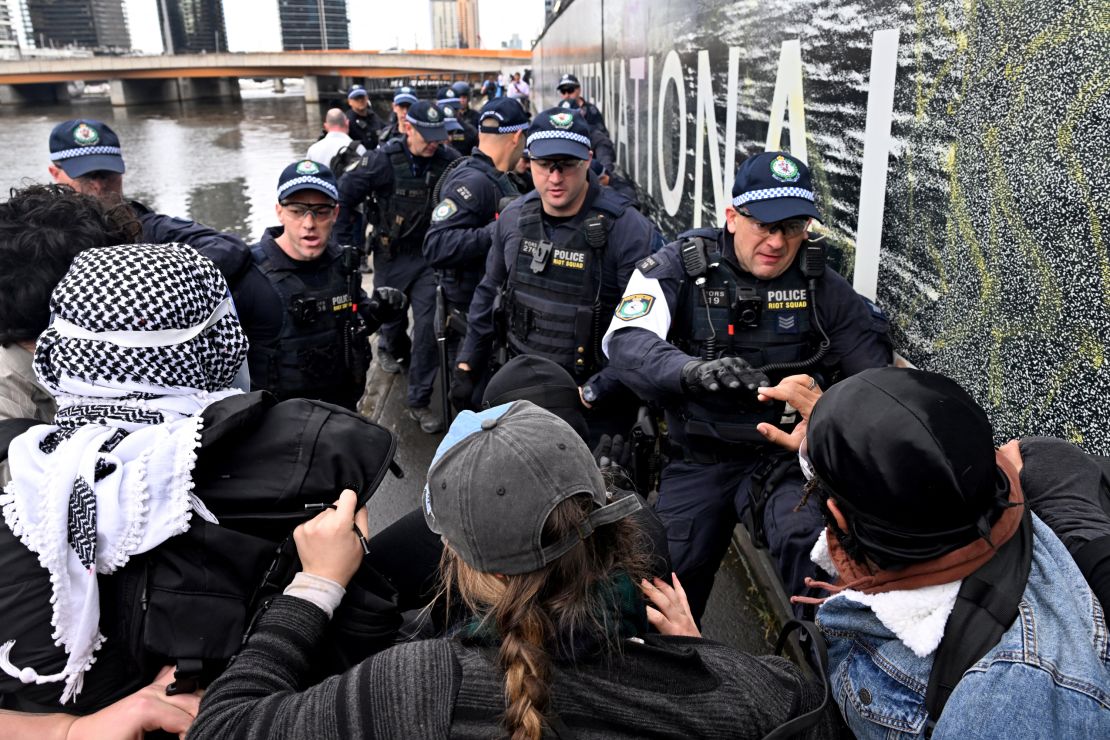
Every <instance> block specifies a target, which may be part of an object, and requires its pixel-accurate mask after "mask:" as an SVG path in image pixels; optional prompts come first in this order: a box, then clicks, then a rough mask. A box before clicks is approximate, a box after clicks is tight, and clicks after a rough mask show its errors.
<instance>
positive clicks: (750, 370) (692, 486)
mask: <svg viewBox="0 0 1110 740" xmlns="http://www.w3.org/2000/svg"><path fill="white" fill-rule="evenodd" d="M732 193H733V201H732V206H731V207H729V208H727V209H726V212H725V216H726V222H727V226H726V227H725V228H724V229H698V230H694V231H690V232H686V233H685V234H682V235H680V237H679V239H678V241H675V242H673V243H671V244H669V245H667V247H665V248H664V249H663V250H661V251H660V252H659V253H657V254H654V255H652V256H651V257H649V258H647V259H645V260H643V261H642V262H640V264H639V265H638V266H637V268H636V271H635V272H634V273H633V275H632V279H631V280H630V281H629V283H628V287H627V288H626V290H625V295H624V297H623V298H622V299H621V301H620V303H619V305H618V306H617V309H616V312H615V314H614V318H613V320H612V323H611V324H610V326H609V329H608V331H607V332H606V335H605V339H604V342H603V348H604V350H605V352H606V354H607V356H608V358H609V368H610V370H611V371H614V372H615V373H616V374H617V377H618V378H619V379H620V380H621V381H622V382H623V383H625V384H626V385H627V386H628V387H629V388H631V389H632V390H633V391H635V392H636V393H637V394H638V395H639V396H641V397H643V398H646V399H650V400H653V401H657V402H659V403H660V404H662V405H663V407H664V408H665V410H666V420H667V430H668V435H669V441H670V447H671V450H670V455H669V457H670V461H669V463H668V464H667V466H666V468H665V469H664V470H663V474H662V482H661V484H660V496H659V501H658V503H657V505H656V511H657V512H658V513H659V515H660V517H661V518H662V519H663V521H664V523H665V524H666V526H667V532H668V538H669V540H670V551H671V559H672V560H673V561H674V565H675V569H676V572H677V573H678V575H679V577H680V578H681V580H682V583H683V586H684V588H685V590H686V593H687V596H688V597H689V599H690V605H691V609H692V611H693V613H694V616H695V617H697V618H700V616H701V614H702V612H703V611H704V609H705V604H706V601H707V599H708V597H709V592H710V590H711V588H712V585H713V576H714V574H715V573H716V571H717V567H718V565H719V564H720V561H721V558H722V557H723V555H724V553H725V551H726V549H727V547H728V542H729V536H730V533H731V532H732V529H733V527H734V526H735V524H736V521H737V519H738V517H739V518H741V519H743V520H744V521H745V523H749V524H750V526H751V527H752V528H753V529H755V530H756V532H754V533H753V534H754V535H756V536H757V539H758V538H759V537H758V535H759V534H760V533H762V535H763V537H764V538H765V541H766V543H767V545H768V546H769V549H770V552H771V554H772V556H773V557H774V558H775V559H776V560H777V562H778V566H779V572H780V575H781V577H782V580H783V583H784V585H785V587H786V589H787V593H788V594H800V593H802V591H803V590H804V588H805V585H804V579H805V577H806V576H808V575H813V566H812V564H811V563H810V561H809V552H810V549H811V548H812V546H813V543H814V542H815V540H816V539H817V535H818V533H819V532H820V530H821V528H822V520H821V514H820V512H819V511H818V509H817V507H816V505H815V504H814V503H813V502H807V503H805V504H804V505H802V504H801V503H800V502H802V501H803V497H802V490H801V489H802V485H803V483H804V479H803V477H802V474H801V472H800V470H798V468H797V465H796V464H794V465H791V464H790V463H791V462H792V461H794V462H796V457H795V458H790V457H780V456H779V453H778V452H777V451H776V450H775V448H773V447H772V446H771V445H769V444H768V443H767V442H766V440H765V439H764V438H763V435H762V434H761V433H760V432H759V431H758V430H757V429H756V426H757V424H759V423H760V422H771V423H773V424H776V425H778V426H780V427H783V426H785V427H786V428H787V429H789V428H790V426H789V424H790V422H792V421H793V418H792V417H791V416H790V414H789V409H786V408H784V407H783V406H782V405H781V404H779V405H774V404H771V403H769V402H768V403H761V402H760V399H759V398H758V397H757V395H756V389H757V387H758V386H759V385H766V384H768V383H776V382H779V381H780V380H782V379H783V378H784V377H785V376H790V375H797V374H803V373H808V374H810V375H815V376H819V377H822V378H824V383H825V384H826V385H827V384H828V382H829V381H831V380H834V379H836V378H837V377H838V376H839V375H851V374H853V373H857V372H859V371H861V370H864V369H866V368H871V367H880V366H883V365H887V364H889V363H890V362H891V359H892V358H891V347H890V342H889V339H888V337H887V333H886V329H887V324H886V319H885V317H883V316H882V314H881V312H879V311H878V309H877V307H874V306H873V304H870V303H869V302H867V301H866V300H865V299H864V298H862V297H861V296H859V295H858V294H857V293H856V292H855V291H854V290H853V289H852V287H851V286H850V285H849V284H848V282H847V281H845V280H844V278H842V277H841V276H840V275H838V274H837V273H836V272H834V271H833V270H832V269H830V268H827V267H825V265H824V248H823V245H821V243H820V242H819V241H818V240H810V237H809V234H808V231H807V229H808V226H809V224H810V219H815V218H816V219H820V214H819V213H818V212H817V209H816V208H815V207H814V194H813V185H812V182H811V180H810V174H809V170H808V168H807V167H806V166H805V164H803V163H802V162H801V161H799V160H798V159H797V158H795V157H792V156H791V155H789V154H786V153H784V152H766V153H763V154H759V155H756V156H753V157H750V158H749V159H747V160H746V161H745V162H744V163H743V165H742V166H741V167H740V169H739V171H738V173H737V175H736V181H735V184H734V186H733V190H732Z"/></svg>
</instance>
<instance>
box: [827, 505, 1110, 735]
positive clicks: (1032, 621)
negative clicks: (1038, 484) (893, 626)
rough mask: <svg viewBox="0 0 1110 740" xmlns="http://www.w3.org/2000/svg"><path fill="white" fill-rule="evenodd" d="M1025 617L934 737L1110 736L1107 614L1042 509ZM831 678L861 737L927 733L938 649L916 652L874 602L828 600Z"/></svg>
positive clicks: (963, 684) (961, 690)
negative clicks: (927, 699) (874, 607)
mask: <svg viewBox="0 0 1110 740" xmlns="http://www.w3.org/2000/svg"><path fill="white" fill-rule="evenodd" d="M1033 537H1034V541H1033V563H1032V567H1031V569H1030V573H1029V582H1028V584H1027V585H1026V588H1025V592H1024V594H1023V595H1022V598H1021V604H1020V606H1019V616H1018V619H1017V620H1015V621H1014V624H1013V625H1012V626H1011V627H1010V629H1008V630H1007V631H1006V632H1005V633H1004V634H1003V635H1002V639H1001V640H1000V641H999V643H998V644H997V645H996V646H995V647H994V648H992V649H991V650H990V651H989V652H988V653H987V655H985V656H984V657H983V658H982V659H981V660H980V661H979V662H978V663H976V664H975V665H973V666H972V667H971V668H970V669H969V670H968V671H967V672H966V673H965V674H964V676H963V678H962V679H961V680H960V682H959V684H958V685H957V687H956V689H955V691H953V692H952V695H951V697H950V698H949V700H948V703H947V704H946V705H945V709H944V713H943V714H942V715H941V718H940V721H939V722H938V723H937V725H936V728H935V730H934V732H933V738H960V739H961V740H977V739H983V740H985V739H986V738H1002V737H1006V738H1021V739H1022V740H1027V739H1032V738H1046V740H1047V739H1049V738H1053V739H1055V738H1096V737H1097V738H1110V641H1108V638H1107V629H1106V619H1105V615H1104V614H1103V612H1102V607H1101V606H1100V605H1099V603H1098V600H1097V599H1095V598H1094V596H1093V594H1092V593H1091V590H1090V588H1088V586H1087V582H1086V581H1085V580H1084V579H1083V575H1082V574H1081V573H1080V572H1079V569H1078V568H1077V567H1076V565H1075V563H1074V561H1073V560H1072V558H1071V556H1070V555H1069V554H1068V551H1067V550H1066V549H1065V548H1064V545H1063V543H1061V542H1060V540H1058V539H1057V538H1056V536H1055V535H1054V534H1053V533H1052V530H1051V529H1049V528H1048V526H1047V525H1046V524H1044V522H1042V521H1041V520H1040V519H1038V518H1037V517H1036V516H1034V517H1033ZM817 625H818V627H819V628H820V630H821V632H822V633H823V634H824V635H825V638H826V639H827V640H828V641H829V672H830V684H831V686H832V689H833V694H834V696H835V697H836V701H837V704H839V705H840V710H841V712H842V713H843V714H844V718H845V720H846V721H847V722H848V725H849V727H851V729H852V731H853V732H854V733H855V734H856V736H857V737H859V738H860V740H866V739H867V738H883V739H884V740H895V739H899V740H900V739H902V738H917V737H923V736H924V732H925V725H926V718H927V713H926V710H925V689H926V686H927V685H928V682H929V671H930V669H931V668H932V664H933V654H930V655H928V656H926V657H924V658H921V657H918V656H917V655H915V654H914V653H913V652H912V651H911V650H910V649H909V648H907V647H906V646H905V644H903V643H902V642H901V641H900V640H898V638H896V637H895V636H894V634H893V633H892V632H891V631H890V630H888V629H887V628H886V627H885V626H884V625H883V624H882V623H881V622H880V621H879V620H878V618H877V617H876V616H875V614H874V612H872V611H871V609H870V608H869V607H867V606H864V605H862V604H859V603H857V602H854V601H850V600H849V599H848V598H847V597H840V598H834V599H830V600H829V601H827V602H826V603H825V604H824V605H822V606H821V608H820V610H819V611H818V614H817Z"/></svg>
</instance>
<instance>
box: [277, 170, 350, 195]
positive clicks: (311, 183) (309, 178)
mask: <svg viewBox="0 0 1110 740" xmlns="http://www.w3.org/2000/svg"><path fill="white" fill-rule="evenodd" d="M306 187H310V188H311V189H313V190H322V191H324V192H325V193H327V194H328V195H330V196H331V197H332V198H334V199H335V200H339V190H337V189H336V187H335V184H334V183H330V182H328V181H327V180H324V179H321V178H319V177H316V176H314V175H301V176H300V177H294V178H293V179H292V180H288V181H286V182H283V183H281V185H280V186H279V187H278V200H281V199H282V198H284V197H285V194H286V193H293V192H296V191H298V190H303V189H305V188H306Z"/></svg>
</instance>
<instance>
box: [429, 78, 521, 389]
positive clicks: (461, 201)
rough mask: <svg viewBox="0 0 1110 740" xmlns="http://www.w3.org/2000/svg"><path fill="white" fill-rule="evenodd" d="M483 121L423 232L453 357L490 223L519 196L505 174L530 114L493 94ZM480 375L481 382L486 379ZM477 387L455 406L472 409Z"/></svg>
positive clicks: (513, 161)
mask: <svg viewBox="0 0 1110 740" xmlns="http://www.w3.org/2000/svg"><path fill="white" fill-rule="evenodd" d="M479 126H480V128H479V133H480V135H479V140H478V146H477V147H475V148H474V150H473V151H472V152H471V154H470V156H469V157H464V158H462V159H460V160H458V162H457V163H456V164H453V165H452V167H451V169H450V170H449V171H448V172H447V174H445V175H444V177H443V180H442V181H441V182H440V184H439V187H438V190H439V198H440V200H439V203H438V204H437V205H436V208H435V210H434V211H432V225H431V226H430V227H429V228H428V234H427V236H425V237H424V258H425V259H426V260H427V261H428V264H430V265H431V266H432V267H433V268H435V270H436V280H437V281H438V283H439V286H440V288H441V289H442V291H443V294H444V298H445V299H446V301H447V311H448V316H449V317H450V318H451V321H450V325H451V326H452V327H454V329H453V331H452V332H451V336H450V337H449V339H450V341H449V349H448V358H449V361H450V360H451V359H453V356H454V354H455V350H456V349H457V345H458V343H459V340H460V339H461V334H460V332H459V331H458V328H461V327H459V325H460V324H461V325H462V326H465V323H466V313H467V310H468V309H469V307H470V299H471V298H472V297H473V295H474V289H475V288H477V287H478V281H480V280H481V279H482V275H483V274H484V273H485V265H486V256H487V255H488V254H489V248H490V242H491V238H492V236H491V233H490V230H489V229H488V228H486V227H487V226H488V225H489V224H491V223H492V222H493V220H494V219H495V218H496V217H497V214H498V213H499V212H500V211H501V210H502V208H503V206H505V205H507V204H508V203H509V202H511V201H512V200H514V199H516V198H517V197H519V196H520V193H519V192H518V191H517V189H516V187H515V186H514V185H513V183H512V181H510V180H509V177H508V175H507V174H506V173H508V172H510V171H512V170H513V168H515V167H516V164H517V162H518V161H519V160H520V156H521V154H522V153H523V152H524V130H525V129H527V128H528V114H527V113H525V112H524V109H523V108H521V107H520V106H519V105H518V104H517V103H515V102H514V101H512V100H509V99H508V98H494V99H493V100H491V101H490V102H488V103H486V105H485V106H483V107H482V112H481V117H480V120H479ZM452 367H453V364H452ZM476 380H477V383H476V385H478V386H480V385H481V379H480V378H476ZM473 390H474V389H472V388H467V389H466V391H467V394H466V397H465V398H463V397H458V398H454V399H453V400H454V401H455V405H456V407H458V408H460V409H462V408H473V407H474V404H475V403H477V400H478V399H477V398H472V397H471V396H470V392H471V391H473Z"/></svg>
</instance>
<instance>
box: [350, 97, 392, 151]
mask: <svg viewBox="0 0 1110 740" xmlns="http://www.w3.org/2000/svg"><path fill="white" fill-rule="evenodd" d="M347 104H348V105H350V106H351V107H350V108H348V109H347V135H348V136H350V137H351V138H352V139H354V140H355V141H357V142H359V143H360V144H362V145H363V146H364V147H365V148H366V151H368V152H369V151H372V150H373V149H376V148H377V146H378V131H379V130H380V129H382V128H383V127H384V126H385V123H384V122H383V121H382V119H380V118H378V114H377V113H375V112H374V110H373V108H371V107H370V96H369V95H368V94H367V93H366V89H365V88H364V87H363V86H362V85H351V89H350V90H349V91H348V92H347Z"/></svg>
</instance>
